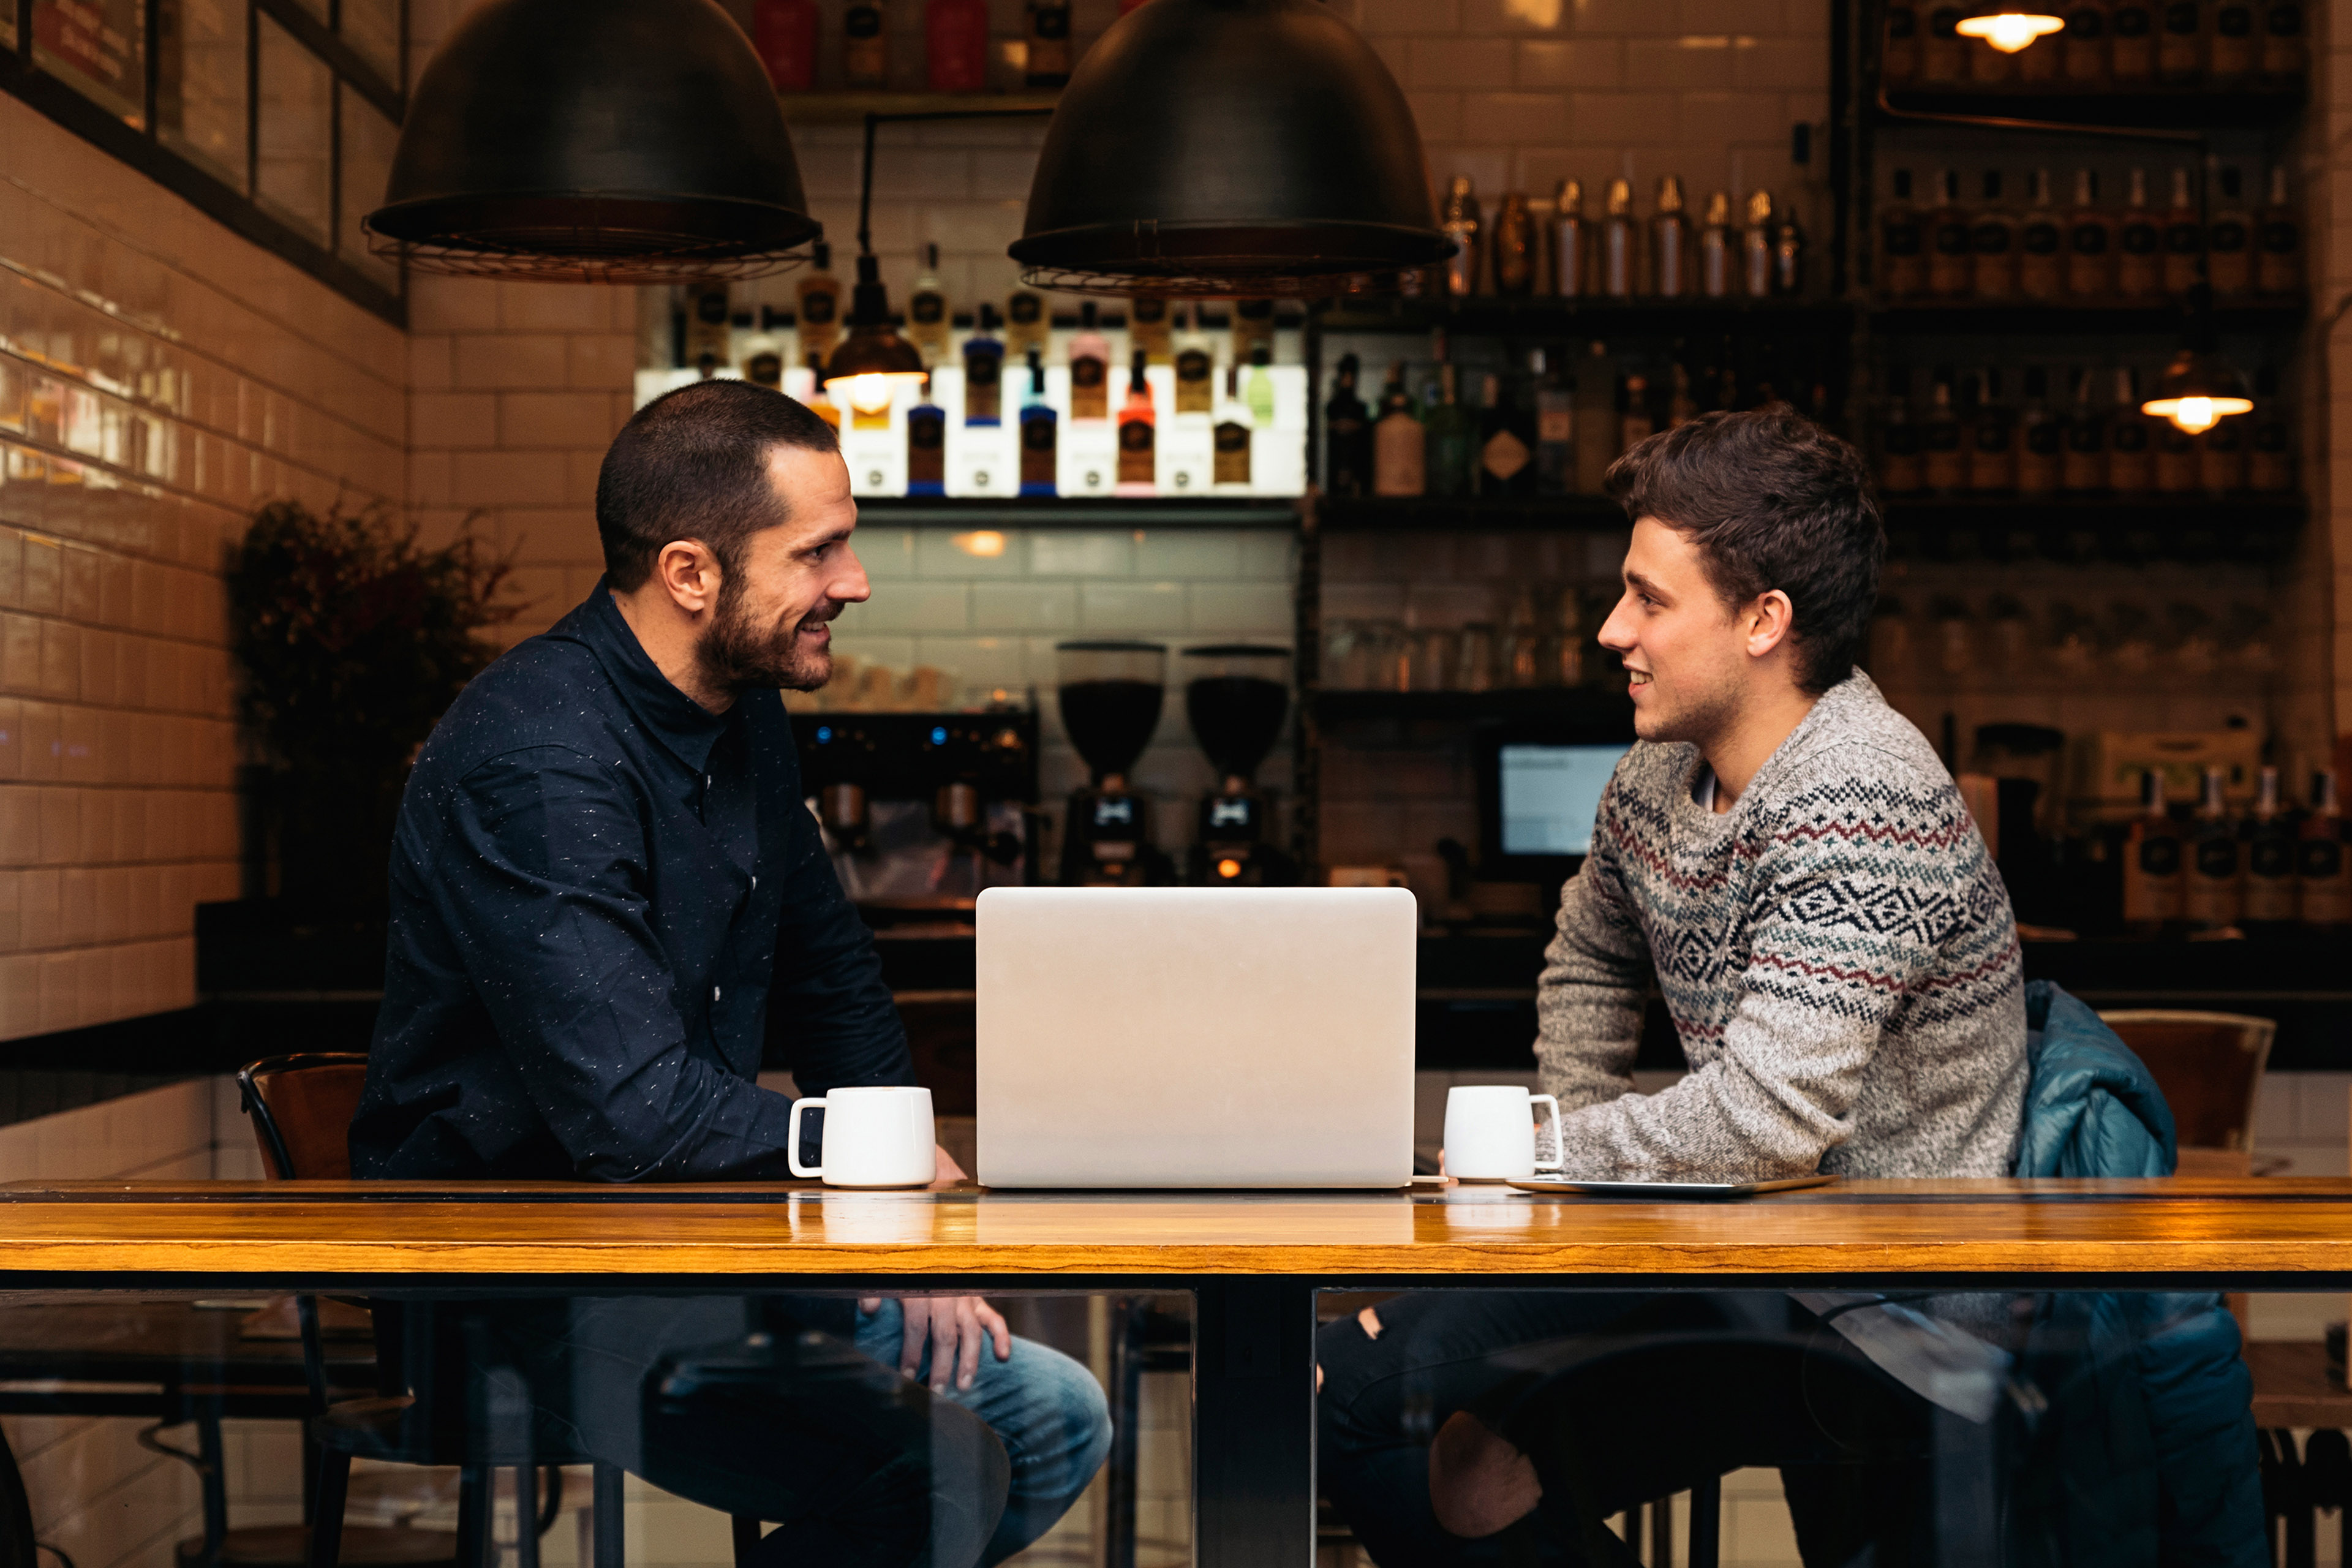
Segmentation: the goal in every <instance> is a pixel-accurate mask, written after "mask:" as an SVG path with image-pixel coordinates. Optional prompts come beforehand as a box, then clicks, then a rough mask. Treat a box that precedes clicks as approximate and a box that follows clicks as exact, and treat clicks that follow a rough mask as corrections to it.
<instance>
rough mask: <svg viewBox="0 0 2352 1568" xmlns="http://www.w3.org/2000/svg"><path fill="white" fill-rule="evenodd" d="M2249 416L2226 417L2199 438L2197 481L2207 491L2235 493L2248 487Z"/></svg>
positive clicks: (2214, 493) (2223, 494)
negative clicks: (2247, 442) (2247, 448)
mask: <svg viewBox="0 0 2352 1568" xmlns="http://www.w3.org/2000/svg"><path fill="white" fill-rule="evenodd" d="M2251 425H2252V420H2248V419H2224V420H2222V421H2221V423H2220V424H2218V425H2216V426H2213V428H2211V429H2210V430H2208V431H2206V432H2205V434H2204V435H2202V436H2200V437H2198V440H2197V482H2198V483H2199V484H2200V486H2201V487H2203V489H2205V490H2206V491H2207V493H2209V494H2211V495H2217V496H2226V495H2234V494H2236V493H2237V492H2238V491H2240V490H2242V489H2245V488H2246V476H2247V470H2248V467H2249V465H2248V463H2247V452H2246V437H2247V436H2248V435H2249V434H2250V430H2249V428H2248V427H2249V426H2251Z"/></svg>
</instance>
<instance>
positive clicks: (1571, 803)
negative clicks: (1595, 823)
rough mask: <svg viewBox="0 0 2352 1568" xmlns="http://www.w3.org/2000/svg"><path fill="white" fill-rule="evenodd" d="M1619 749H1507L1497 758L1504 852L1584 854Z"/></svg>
mask: <svg viewBox="0 0 2352 1568" xmlns="http://www.w3.org/2000/svg"><path fill="white" fill-rule="evenodd" d="M1625 752H1626V748H1625V747H1623V746H1605V745H1604V746H1523V745H1506V746H1504V747H1502V748H1501V750H1500V752H1499V754H1498V761H1499V763H1500V767H1499V768H1498V770H1497V773H1498V775H1499V782H1500V784H1501V785H1502V790H1501V794H1502V797H1503V798H1502V814H1501V815H1502V825H1503V845H1502V848H1503V853H1504V854H1506V855H1585V854H1589V853H1591V849H1592V819H1593V817H1594V816H1596V815H1597V814H1598V813H1599V812H1600V810H1601V791H1602V790H1603V789H1606V788H1607V787H1608V785H1609V775H1610V774H1611V773H1613V772H1615V771H1616V767H1617V763H1618V759H1620V758H1622V756H1624V754H1625Z"/></svg>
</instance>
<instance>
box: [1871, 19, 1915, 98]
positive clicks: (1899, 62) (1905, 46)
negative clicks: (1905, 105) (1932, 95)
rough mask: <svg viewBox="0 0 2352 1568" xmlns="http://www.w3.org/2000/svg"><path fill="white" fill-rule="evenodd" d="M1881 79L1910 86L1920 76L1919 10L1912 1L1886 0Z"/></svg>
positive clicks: (1879, 49) (1897, 85) (1879, 54)
mask: <svg viewBox="0 0 2352 1568" xmlns="http://www.w3.org/2000/svg"><path fill="white" fill-rule="evenodd" d="M1878 76H1879V79H1880V80H1881V81H1883V82H1885V84H1886V85H1887V86H1888V87H1908V86H1909V85H1910V84H1911V83H1912V82H1913V81H1916V79H1918V76H1919V8H1918V7H1917V5H1914V4H1913V0H1887V5H1886V30H1885V34H1884V35H1883V36H1882V37H1881V40H1880V43H1879V47H1878Z"/></svg>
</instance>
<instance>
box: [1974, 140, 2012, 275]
mask: <svg viewBox="0 0 2352 1568" xmlns="http://www.w3.org/2000/svg"><path fill="white" fill-rule="evenodd" d="M1969 251H1970V253H1971V255H1972V257H1973V259H1974V267H1973V269H1972V271H1971V274H1970V276H1971V277H1972V279H1974V282H1975V285H1976V289H1975V292H1976V297H1977V298H1978V299H1979V300H2007V299H2011V298H2012V297H2013V296H2014V295H2015V294H2016V293H2017V290H2018V275H2017V267H2018V244H2017V215H2016V214H2015V213H2012V212H2010V211H2008V210H2007V209H2006V208H2004V207H2003V206H2002V205H2000V170H1998V169H1987V170H1986V171H1985V172H1984V205H1983V206H1982V207H1980V208H1979V209H1978V211H1977V216H1976V222H1975V223H1974V224H1973V225H1971V226H1970V227H1969Z"/></svg>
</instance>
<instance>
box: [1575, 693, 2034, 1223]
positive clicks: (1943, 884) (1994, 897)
mask: <svg viewBox="0 0 2352 1568" xmlns="http://www.w3.org/2000/svg"><path fill="white" fill-rule="evenodd" d="M1704 768H1705V764H1704V763H1701V762H1700V760H1699V755H1698V750H1697V748H1696V747H1695V746H1689V745H1677V744H1652V743H1647V742H1644V743H1642V744H1639V745H1636V746H1635V747H1634V748H1633V751H1632V752H1630V753H1628V754H1627V756H1626V757H1625V760H1624V761H1623V762H1622V763H1619V764H1618V767H1617V773H1616V776H1615V777H1614V778H1612V780H1611V781H1610V784H1609V787H1608V790H1607V791H1606V792H1605V793H1604V794H1603V795H1602V796H1601V814H1600V819H1599V822H1598V823H1597V825H1596V826H1595V828H1594V832H1593V838H1592V853H1591V857H1590V858H1588V859H1587V860H1586V861H1585V863H1584V866H1583V868H1582V869H1581V870H1580V871H1579V872H1578V874H1577V875H1576V876H1575V877H1574V878H1572V879H1570V882H1569V884H1568V887H1567V889H1566V890H1565V892H1564V893H1563V894H1562V896H1561V899H1560V910H1559V935H1558V937H1557V938H1555V939H1554V941H1553V942H1552V944H1551V946H1550V948H1549V951H1548V952H1547V953H1546V955H1545V956H1546V960H1547V963H1546V967H1545V969H1544V973H1543V979H1542V982H1541V988H1540V990H1539V991H1538V999H1537V1013H1538V1039H1537V1041H1536V1058H1537V1060H1538V1062H1539V1063H1540V1064H1541V1067H1542V1069H1543V1083H1544V1088H1545V1089H1548V1090H1549V1091H1550V1092H1551V1093H1553V1094H1556V1095H1558V1096H1559V1103H1560V1110H1561V1111H1562V1113H1563V1117H1564V1121H1563V1124H1562V1125H1563V1130H1564V1131H1565V1133H1566V1142H1567V1148H1568V1162H1567V1163H1568V1166H1569V1173H1570V1174H1571V1175H1583V1176H1586V1177H1588V1178H1605V1177H1612V1176H1616V1177H1625V1176H1643V1175H1649V1176H1658V1175H1664V1176H1672V1177H1677V1178H1681V1179H1686V1180H1688V1179H1699V1178H1702V1177H1704V1178H1716V1177H1721V1176H1728V1175H1739V1176H1744V1177H1750V1178H1764V1177H1771V1176H1786V1175H1796V1174H1801V1173H1808V1172H1811V1171H1814V1170H1822V1171H1836V1172H1843V1173H1846V1174H1849V1175H1854V1176H2005V1175H2007V1174H2008V1173H2009V1169H2010V1161H2011V1153H2012V1151H2013V1149H2014V1147H2015V1144H2016V1141H2017V1132H2018V1121H2019V1117H2020V1114H2021V1106H2022V1104H2023V1100H2024V1093H2025V1078H2026V1067H2025V1002H2024V992H2023V985H2022V976H2021V973H2020V971H2019V965H2018V946H2017V925H2016V922H2015V921H2014V920H2013V919H2012V918H2011V914H2010V909H2009V895H2008V892H2007V890H2006V889H2004V888H2003V887H2002V885H2001V881H2000V874H1999V872H1997V871H1996V870H1995V869H1994V868H1993V864H1992V860H1991V858H1990V856H1989V855H1988V854H1987V853H1986V851H1985V844H1984V839H1983V838H1982V837H1980V836H1979V834H1978V832H1977V828H1976V824H1975V823H1974V822H1973V821H1971V820H1970V819H1969V814H1968V809H1967V807H1966V806H1964V805H1962V804H1961V802H1960V795H1959V791H1958V789H1957V788H1956V787H1955V786H1954V784H1953V783H1952V780H1951V776H1950V775H1949V774H1948V773H1946V772H1945V770H1944V766H1943V763H1941V762H1940V761H1939V760H1938V759H1937V756H1936V754H1935V752H1933V751H1931V750H1930V749H1929V748H1928V745H1927V740H1926V738H1925V737H1923V736H1922V735H1921V734H1920V733H1919V731H1917V730H1916V729H1915V728H1913V727H1912V725H1911V724H1910V722H1909V721H1906V719H1904V717H1903V716H1902V715H1901V714H1899V713H1897V712H1895V710H1893V709H1891V708H1889V707H1888V706H1887V705H1886V702H1885V700H1884V699H1883V698H1881V697H1880V696H1879V694H1878V689H1877V687H1875V686H1874V685H1872V684H1871V681H1870V678H1869V677H1868V676H1865V675H1864V674H1863V673H1862V672H1861V671H1860V670H1856V671H1855V672H1854V673H1853V676H1852V678H1851V679H1847V680H1844V681H1842V682H1841V683H1839V684H1838V685H1836V686H1834V687H1832V688H1831V689H1830V690H1829V691H1828V692H1826V693H1824V694H1823V695H1822V699H1821V700H1820V701H1818V702H1816V703H1815V704H1814V705H1813V710H1812V711H1811V713H1809V714H1808V715H1807V716H1806V717H1805V720H1804V721H1803V722H1802V723H1801V724H1800V725H1798V726H1797V728H1796V730H1795V731H1794V732H1793V733H1791V734H1790V737H1789V738H1788V740H1786V741H1785V742H1782V743H1781V745H1780V750H1779V751H1777V752H1773V753H1772V757H1771V759H1770V760H1769V762H1767V763H1765V764H1764V766H1763V768H1762V769H1761V771H1759V773H1757V775H1756V777H1755V780H1754V781H1753V782H1752V783H1751V784H1749V785H1748V790H1747V792H1746V793H1745V794H1743V795H1741V796H1740V797H1739V799H1738V802H1737V803H1736V804H1735V805H1733V807H1732V809H1731V810H1729V811H1728V812H1726V813H1724V814H1723V815H1721V816H1717V815H1715V814H1714V813H1713V811H1712V810H1711V809H1710V808H1709V807H1708V806H1706V805H1701V804H1700V803H1699V801H1698V800H1697V798H1696V793H1695V792H1696V789H1697V787H1698V785H1699V784H1701V782H1702V778H1703V774H1704ZM1653 968H1654V970H1655V973H1656V976H1657V981H1658V986H1659V989H1660V990H1661V991H1662V992H1663V993H1664V996H1665V1002H1666V1008H1667V1011H1668V1012H1669V1013H1670V1014H1671V1015H1672V1016H1673V1018H1674V1021H1675V1029H1676V1031H1677V1032H1678V1033H1679V1034H1680V1035H1681V1037H1682V1045H1683V1054H1684V1056H1685V1058H1687V1059H1688V1061H1689V1064H1690V1068H1691V1072H1690V1075H1689V1076H1688V1077H1686V1078H1685V1079H1683V1080H1682V1081H1681V1082H1680V1083H1678V1084H1675V1086H1674V1087H1673V1088H1671V1089H1666V1090H1665V1091H1664V1092H1663V1093H1659V1094H1652V1095H1638V1094H1633V1093H1632V1092H1630V1090H1631V1089H1632V1088H1633V1080H1632V1077H1631V1074H1632V1069H1633V1052H1634V1047H1635V1044H1636V1042H1637V1040H1638V1038H1639V1037H1640V1033H1641V1026H1642V1014H1643V996H1644V994H1645V991H1646V988H1647V985H1648V982H1649V979H1650V976H1651V973H1652V971H1653Z"/></svg>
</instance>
